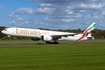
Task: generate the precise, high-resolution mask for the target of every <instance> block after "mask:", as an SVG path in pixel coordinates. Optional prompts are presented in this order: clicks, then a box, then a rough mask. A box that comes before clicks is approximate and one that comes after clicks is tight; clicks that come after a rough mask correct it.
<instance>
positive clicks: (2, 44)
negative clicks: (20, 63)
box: [0, 40, 105, 47]
mask: <svg viewBox="0 0 105 70" xmlns="http://www.w3.org/2000/svg"><path fill="white" fill-rule="evenodd" d="M81 44H83V45H89V44H96V45H98V44H103V45H105V40H96V41H80V42H71V41H60V42H59V44H46V43H45V42H43V41H37V42H36V41H0V47H26V46H33V47H36V46H65V45H81Z"/></svg>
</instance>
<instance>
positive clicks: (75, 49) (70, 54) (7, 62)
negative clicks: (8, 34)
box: [0, 40, 105, 70]
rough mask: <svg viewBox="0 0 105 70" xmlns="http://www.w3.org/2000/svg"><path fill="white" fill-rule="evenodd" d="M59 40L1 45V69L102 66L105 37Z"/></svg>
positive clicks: (94, 68) (60, 69) (104, 66)
mask: <svg viewBox="0 0 105 70" xmlns="http://www.w3.org/2000/svg"><path fill="white" fill-rule="evenodd" d="M38 42H40V41H38ZM38 42H33V41H0V44H8V45H9V44H35V43H36V44H39V43H38ZM60 42H61V44H59V45H46V44H44V43H43V42H41V43H42V44H44V45H40V46H37V45H36V44H35V46H24V47H18V46H17V47H16V46H9V47H8V46H3V47H0V70H104V69H105V44H104V42H105V40H93V41H91V40H90V41H81V42H70V41H60ZM94 42H95V44H93V43H94ZM99 42H103V43H102V44H101V43H99Z"/></svg>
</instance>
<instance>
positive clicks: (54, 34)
mask: <svg viewBox="0 0 105 70" xmlns="http://www.w3.org/2000/svg"><path fill="white" fill-rule="evenodd" d="M95 26H96V23H94V22H93V23H92V24H91V25H90V26H89V27H88V28H87V29H86V30H84V32H83V33H81V34H77V33H69V32H59V31H50V30H40V29H28V28H17V27H11V28H5V29H4V30H2V31H1V32H2V33H3V34H6V35H7V36H20V37H29V38H31V40H33V41H39V40H42V41H45V42H46V43H48V44H59V42H57V41H58V40H71V41H82V40H88V39H94V37H93V36H91V33H90V32H91V31H92V30H93V29H94V27H95ZM52 40H53V41H54V42H51V41H52Z"/></svg>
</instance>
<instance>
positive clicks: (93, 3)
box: [9, 0, 105, 29]
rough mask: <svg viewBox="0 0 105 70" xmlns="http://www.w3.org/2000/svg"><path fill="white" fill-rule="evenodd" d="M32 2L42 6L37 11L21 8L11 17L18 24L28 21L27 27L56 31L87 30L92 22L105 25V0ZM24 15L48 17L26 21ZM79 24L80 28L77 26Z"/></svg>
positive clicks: (40, 0)
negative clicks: (69, 29)
mask: <svg viewBox="0 0 105 70" xmlns="http://www.w3.org/2000/svg"><path fill="white" fill-rule="evenodd" d="M30 2H32V3H36V2H39V3H40V4H39V5H38V6H37V8H35V9H33V8H30V7H28V8H27V7H22V8H19V9H17V10H15V11H14V12H12V13H11V14H10V15H9V17H11V18H15V19H16V20H15V22H17V24H19V23H22V24H26V21H28V23H27V27H28V26H29V25H33V26H34V27H36V26H42V27H45V28H46V27H48V28H55V29H56V28H57V29H58V28H60V29H61V28H64V27H65V28H71V29H72V28H79V27H82V28H83V29H85V28H86V27H87V26H88V25H90V24H91V23H92V22H97V23H98V24H97V25H99V28H100V27H101V28H102V27H103V26H102V25H104V21H105V20H104V18H105V1H104V0H30ZM24 15H27V16H30V15H31V16H36V15H39V16H40V17H41V16H42V15H46V16H45V17H44V19H42V20H35V19H34V20H33V19H31V20H29V19H25V18H24ZM40 17H37V18H40ZM17 20H18V21H17ZM11 23H12V24H16V23H13V22H11ZM77 23H78V26H79V27H78V26H77V25H76V24H77ZM22 24H21V25H22ZM100 24H101V25H100ZM84 25H85V26H84ZM103 28H104V27H103Z"/></svg>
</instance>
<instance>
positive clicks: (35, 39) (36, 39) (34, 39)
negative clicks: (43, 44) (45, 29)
mask: <svg viewBox="0 0 105 70" xmlns="http://www.w3.org/2000/svg"><path fill="white" fill-rule="evenodd" d="M31 40H33V41H39V40H41V39H40V38H31Z"/></svg>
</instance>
